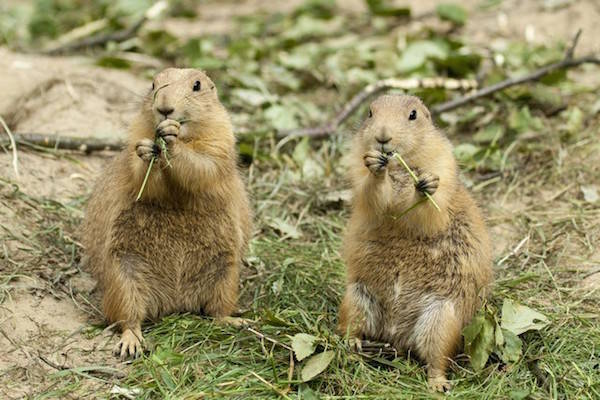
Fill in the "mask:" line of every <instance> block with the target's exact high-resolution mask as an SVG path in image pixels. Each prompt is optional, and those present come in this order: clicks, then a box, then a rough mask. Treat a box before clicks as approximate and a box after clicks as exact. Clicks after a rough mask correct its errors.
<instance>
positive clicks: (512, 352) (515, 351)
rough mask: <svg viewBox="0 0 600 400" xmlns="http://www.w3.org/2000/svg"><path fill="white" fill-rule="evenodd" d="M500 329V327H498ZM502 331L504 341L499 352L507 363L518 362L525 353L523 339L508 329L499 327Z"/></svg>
mask: <svg viewBox="0 0 600 400" xmlns="http://www.w3.org/2000/svg"><path fill="white" fill-rule="evenodd" d="M497 329H498V328H497ZM498 330H499V331H501V332H502V336H503V338H504V343H503V345H502V347H501V348H500V353H499V354H498V355H499V356H500V358H501V359H502V361H504V362H505V363H507V364H508V363H509V362H517V361H518V360H519V358H521V354H523V342H522V341H521V339H520V338H519V337H518V336H517V335H515V334H514V333H512V332H511V331H509V330H508V329H498Z"/></svg>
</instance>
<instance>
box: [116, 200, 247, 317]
mask: <svg viewBox="0 0 600 400" xmlns="http://www.w3.org/2000/svg"><path fill="white" fill-rule="evenodd" d="M229 219H230V218H229V217H227V213H224V212H222V211H220V212H219V211H217V210H214V212H211V210H208V211H207V210H206V208H205V209H203V210H201V211H197V210H181V209H168V208H159V207H157V206H156V205H147V204H143V203H136V204H134V205H133V206H132V207H131V208H130V209H128V210H125V211H123V212H122V213H121V214H120V215H119V217H118V218H117V220H116V221H115V226H114V229H113V240H112V243H113V247H112V249H111V253H112V254H113V255H114V256H116V257H117V258H118V259H121V260H122V259H126V260H131V261H133V262H128V263H127V266H129V267H127V268H129V269H130V270H124V272H125V273H127V274H131V275H135V279H136V280H138V281H140V282H143V283H144V284H145V285H146V286H147V287H148V290H149V292H151V294H152V295H153V297H154V298H156V299H157V300H159V301H158V303H160V304H163V305H164V307H163V309H161V310H158V311H157V314H165V313H169V312H173V311H199V310H198V304H197V303H198V301H197V299H195V298H191V297H197V293H196V289H197V288H198V287H199V286H204V287H206V285H207V283H208V282H210V281H216V280H218V279H219V278H220V276H221V274H222V273H224V271H223V269H226V268H228V266H229V265H230V264H228V263H226V262H224V260H231V259H233V258H235V257H239V255H238V254H237V251H236V243H235V238H236V235H235V234H234V233H233V232H234V229H235V225H234V221H231V220H229ZM121 268H122V269H123V268H124V264H123V263H121Z"/></svg>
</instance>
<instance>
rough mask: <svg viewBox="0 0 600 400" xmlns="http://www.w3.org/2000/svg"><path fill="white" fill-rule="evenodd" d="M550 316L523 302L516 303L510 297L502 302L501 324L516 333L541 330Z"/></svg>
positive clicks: (547, 322)
mask: <svg viewBox="0 0 600 400" xmlns="http://www.w3.org/2000/svg"><path fill="white" fill-rule="evenodd" d="M549 322H550V321H548V318H547V317H546V316H545V315H543V314H541V313H539V312H537V311H535V310H533V309H531V308H529V307H527V306H524V305H521V304H518V303H514V302H512V301H511V300H509V299H505V300H504V304H502V321H501V323H500V326H501V327H502V328H504V329H506V330H508V331H510V332H512V333H514V334H515V335H520V334H521V333H523V332H527V331H530V330H536V331H537V330H540V329H542V328H543V327H545V326H546V325H548V324H549Z"/></svg>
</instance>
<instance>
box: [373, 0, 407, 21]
mask: <svg viewBox="0 0 600 400" xmlns="http://www.w3.org/2000/svg"><path fill="white" fill-rule="evenodd" d="M366 3H367V7H369V11H370V12H371V14H373V15H379V16H381V17H409V16H410V8H409V7H395V6H392V5H390V4H387V3H388V2H387V1H385V0H366Z"/></svg>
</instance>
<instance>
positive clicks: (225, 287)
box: [83, 68, 251, 356]
mask: <svg viewBox="0 0 600 400" xmlns="http://www.w3.org/2000/svg"><path fill="white" fill-rule="evenodd" d="M196 81H200V82H201V86H200V90H198V91H194V90H193V86H194V84H195V82H196ZM165 107H172V108H173V110H174V111H173V112H172V113H171V114H169V115H168V116H163V115H162V114H160V112H159V111H158V110H159V109H164V108H165ZM167 118H168V119H167ZM176 121H181V122H176ZM157 126H158V128H159V129H160V128H161V127H165V128H164V131H163V134H164V133H168V134H169V135H170V136H164V138H165V141H166V142H167V143H168V158H169V161H170V163H171V165H172V167H169V166H168V165H167V162H166V159H165V155H164V154H163V153H162V152H161V154H160V158H159V160H158V161H157V162H155V164H154V166H153V168H152V171H151V173H150V176H149V179H148V182H147V185H146V187H145V189H144V192H143V195H142V198H141V199H140V201H137V202H136V201H135V198H136V195H137V193H138V191H139V189H140V187H141V185H142V181H143V178H144V175H145V173H146V170H147V168H148V160H149V158H151V156H152V151H156V150H157V149H156V148H154V149H153V142H154V138H155V134H156V133H155V132H156V131H157ZM236 157H237V153H236V149H235V137H234V135H233V131H232V126H231V123H230V120H229V116H228V114H227V111H226V110H225V109H224V107H223V106H222V105H221V103H220V102H219V99H218V97H217V93H216V89H215V86H214V84H213V83H212V81H211V80H210V79H209V78H208V77H207V76H206V75H205V74H204V73H202V72H200V71H197V70H193V69H174V68H170V69H167V70H165V71H163V72H161V73H160V74H158V75H157V76H156V78H155V80H154V84H153V89H152V90H151V92H150V93H149V94H148V95H147V96H146V98H145V99H144V102H143V106H142V109H141V112H140V113H139V115H138V116H137V118H136V119H135V121H133V123H132V126H131V129H130V137H129V141H128V147H127V148H126V149H125V150H124V151H123V152H122V153H121V154H119V155H118V156H116V157H115V159H114V160H112V162H111V163H110V164H109V165H108V166H107V168H106V170H105V171H104V172H103V173H102V175H101V177H100V179H99V180H98V182H97V184H96V187H95V189H94V191H93V193H92V196H91V198H90V201H89V203H88V206H87V212H86V218H85V220H84V224H83V243H84V246H85V255H86V263H87V264H88V265H89V267H90V269H91V271H92V273H93V275H94V276H95V277H96V279H97V280H98V283H99V286H100V288H101V289H103V304H102V305H103V310H104V313H105V316H106V318H107V320H108V321H109V322H110V323H117V324H118V326H120V327H121V329H122V332H123V335H122V339H121V342H119V344H118V346H117V349H116V351H117V352H118V353H120V355H121V356H127V355H131V356H135V355H137V354H138V353H139V352H140V350H141V346H142V337H141V323H142V321H144V320H145V319H147V318H152V319H155V318H158V317H160V316H162V315H165V314H168V313H173V312H179V311H190V312H203V313H205V314H208V315H211V316H215V317H223V316H227V315H230V314H231V313H232V312H233V311H234V310H235V308H236V305H237V297H238V284H239V283H238V282H239V279H238V275H239V265H240V262H241V259H242V256H243V254H244V252H245V250H246V247H247V243H248V240H249V237H250V229H251V216H250V209H249V204H248V199H247V195H246V191H245V188H244V184H243V182H242V180H241V178H240V175H239V173H238V170H237V166H236Z"/></svg>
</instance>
